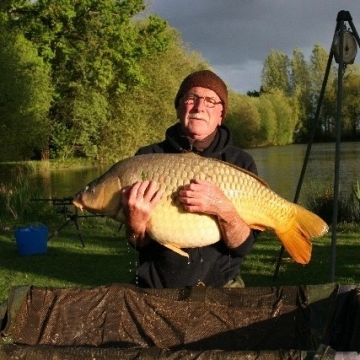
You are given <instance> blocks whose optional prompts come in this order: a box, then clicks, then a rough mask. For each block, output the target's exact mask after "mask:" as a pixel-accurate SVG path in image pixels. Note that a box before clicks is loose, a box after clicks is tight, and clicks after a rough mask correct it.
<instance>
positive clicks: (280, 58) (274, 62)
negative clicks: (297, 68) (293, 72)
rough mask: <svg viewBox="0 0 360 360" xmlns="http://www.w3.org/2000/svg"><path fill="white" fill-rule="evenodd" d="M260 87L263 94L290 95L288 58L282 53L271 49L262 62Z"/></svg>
mask: <svg viewBox="0 0 360 360" xmlns="http://www.w3.org/2000/svg"><path fill="white" fill-rule="evenodd" d="M261 86H262V89H263V91H264V92H269V91H273V90H280V91H283V92H284V94H286V95H290V91H291V86H290V73H289V58H288V56H287V55H285V54H284V53H281V52H280V51H277V50H274V49H272V50H271V51H270V54H269V55H268V56H267V58H266V59H265V61H264V66H263V69H262V72H261Z"/></svg>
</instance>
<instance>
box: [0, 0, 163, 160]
mask: <svg viewBox="0 0 360 360" xmlns="http://www.w3.org/2000/svg"><path fill="white" fill-rule="evenodd" d="M2 9H3V11H4V13H5V14H7V17H8V21H9V25H10V29H12V31H17V32H22V33H23V34H24V36H25V37H26V38H27V39H28V40H29V41H31V42H32V44H34V46H35V47H36V49H37V51H38V54H39V56H40V57H41V58H42V59H43V61H44V63H45V64H46V65H48V66H49V67H50V68H51V76H52V83H53V85H54V93H53V100H54V101H53V103H52V106H51V109H50V111H49V119H50V121H51V126H52V132H51V137H50V139H49V143H50V144H51V145H52V150H53V154H54V156H63V157H64V156H69V155H73V154H74V152H75V150H80V152H81V153H83V154H84V155H90V153H91V155H93V151H94V150H96V149H98V148H99V145H100V144H99V141H101V139H100V138H99V136H97V134H99V133H101V129H102V128H103V127H107V128H108V129H111V128H112V127H113V126H114V124H113V123H112V122H113V121H114V122H116V121H117V118H116V117H115V118H114V117H112V116H108V115H109V114H110V113H111V109H110V108H109V102H110V101H111V100H112V99H113V98H118V97H119V95H121V94H124V93H126V92H128V91H129V90H131V89H133V88H135V87H136V86H139V85H140V84H142V83H144V81H145V79H146V74H145V73H144V72H143V69H142V68H141V66H140V63H141V62H142V61H143V60H144V59H146V58H151V57H152V56H155V55H156V54H157V53H159V52H161V51H164V49H166V47H167V44H168V38H167V37H166V36H164V30H165V29H166V22H165V21H163V20H161V19H160V18H158V17H153V16H150V17H148V18H147V19H146V20H144V21H135V20H134V16H135V15H136V14H138V13H139V12H140V11H142V10H143V9H144V2H143V1H142V0H127V1H116V0H103V1H98V0H78V1H69V0H38V1H35V2H29V1H19V0H13V1H11V0H8V1H7V2H6V3H5V5H3V7H2ZM89 107H90V109H91V108H92V107H95V108H94V109H93V110H94V111H90V110H89ZM99 139H100V140H99ZM89 149H90V150H89ZM89 151H90V153H89Z"/></svg>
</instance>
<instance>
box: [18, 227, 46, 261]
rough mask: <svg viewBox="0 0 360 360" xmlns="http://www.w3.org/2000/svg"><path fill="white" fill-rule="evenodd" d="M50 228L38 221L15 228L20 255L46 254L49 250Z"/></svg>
mask: <svg viewBox="0 0 360 360" xmlns="http://www.w3.org/2000/svg"><path fill="white" fill-rule="evenodd" d="M47 239H48V228H47V227H46V226H45V225H43V224H41V223H36V224H32V225H30V226H28V227H22V228H19V229H16V230H15V240H16V246H17V249H18V252H19V254H20V255H34V254H44V253H46V251H47Z"/></svg>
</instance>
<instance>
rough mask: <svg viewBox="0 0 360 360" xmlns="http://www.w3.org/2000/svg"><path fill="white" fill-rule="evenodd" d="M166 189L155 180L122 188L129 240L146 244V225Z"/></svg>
mask: <svg viewBox="0 0 360 360" xmlns="http://www.w3.org/2000/svg"><path fill="white" fill-rule="evenodd" d="M163 194H164V190H163V189H160V188H158V184H157V183H156V182H155V181H149V180H145V181H139V182H137V183H135V184H134V185H132V186H128V187H126V188H124V189H123V190H122V196H121V202H122V206H123V209H124V213H125V219H126V225H127V232H128V235H129V240H130V241H131V240H133V241H134V242H136V244H137V245H140V246H141V245H145V242H146V241H145V239H146V226H147V223H148V221H149V219H150V215H151V211H152V210H153V209H154V207H155V206H156V204H157V203H158V202H159V201H160V199H161V197H162V196H163Z"/></svg>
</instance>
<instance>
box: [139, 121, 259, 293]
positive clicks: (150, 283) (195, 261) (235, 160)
mask: <svg viewBox="0 0 360 360" xmlns="http://www.w3.org/2000/svg"><path fill="white" fill-rule="evenodd" d="M179 134H180V124H179V123H177V124H175V125H173V126H171V127H170V128H169V129H168V130H167V131H166V137H165V140H164V141H162V142H160V143H156V144H152V145H149V146H145V147H143V148H140V149H139V150H138V151H137V152H136V155H140V154H150V153H179V152H184V151H192V150H193V149H192V148H191V146H190V144H189V142H188V140H187V138H185V137H182V136H180V135H179ZM200 155H201V156H205V157H209V158H216V159H219V160H223V161H226V162H229V163H232V164H235V165H237V166H239V167H241V168H244V169H246V170H248V171H250V172H252V173H255V174H257V169H256V165H255V162H254V160H253V158H252V157H251V156H250V155H249V154H248V153H246V152H245V151H243V150H241V149H239V148H236V147H235V146H233V145H232V144H231V135H230V131H229V129H228V128H227V127H226V126H224V125H221V126H220V127H218V131H217V134H216V136H215V138H214V140H213V141H212V143H211V145H210V146H209V147H208V148H206V149H205V150H204V151H202V152H201V153H200ZM255 240H256V232H255V231H252V232H251V234H250V236H249V238H248V239H247V240H246V241H245V242H244V243H243V244H242V245H240V246H239V247H238V248H236V249H229V248H227V247H226V246H225V243H224V242H223V241H221V240H220V241H219V242H217V243H215V244H213V245H209V246H204V247H200V248H191V249H183V250H184V251H186V252H187V253H188V254H189V259H187V258H185V257H184V256H181V255H178V254H177V253H175V252H173V251H171V250H169V249H168V248H166V247H164V246H162V245H160V244H158V243H157V242H155V241H153V242H151V244H149V245H147V246H144V247H142V248H140V249H138V251H139V267H138V269H137V277H136V284H137V285H138V286H141V287H150V288H183V287H186V286H196V285H198V284H204V285H206V286H213V287H222V286H224V285H225V284H226V283H227V282H228V281H229V280H230V279H233V278H234V277H235V276H236V275H237V273H238V271H239V268H240V264H241V262H242V260H243V259H244V257H245V256H246V255H247V254H248V253H249V252H250V251H251V249H252V247H253V244H254V242H255Z"/></svg>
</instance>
